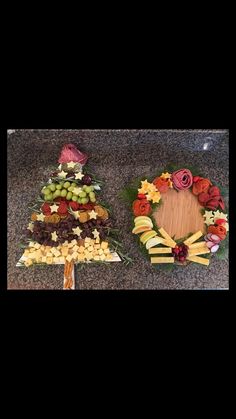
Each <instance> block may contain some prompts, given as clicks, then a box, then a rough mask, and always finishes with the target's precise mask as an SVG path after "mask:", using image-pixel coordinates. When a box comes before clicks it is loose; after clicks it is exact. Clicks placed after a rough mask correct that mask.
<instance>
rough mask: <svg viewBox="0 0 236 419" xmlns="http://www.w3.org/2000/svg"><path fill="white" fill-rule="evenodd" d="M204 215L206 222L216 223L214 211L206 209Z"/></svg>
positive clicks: (208, 223) (209, 223)
mask: <svg viewBox="0 0 236 419" xmlns="http://www.w3.org/2000/svg"><path fill="white" fill-rule="evenodd" d="M203 217H204V218H205V221H204V223H205V224H206V225H207V226H209V225H211V224H214V215H213V212H212V211H205V214H203Z"/></svg>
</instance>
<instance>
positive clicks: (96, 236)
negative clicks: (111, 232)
mask: <svg viewBox="0 0 236 419" xmlns="http://www.w3.org/2000/svg"><path fill="white" fill-rule="evenodd" d="M92 234H93V237H94V238H95V239H97V238H98V237H99V231H97V229H96V228H95V230H93V231H92Z"/></svg>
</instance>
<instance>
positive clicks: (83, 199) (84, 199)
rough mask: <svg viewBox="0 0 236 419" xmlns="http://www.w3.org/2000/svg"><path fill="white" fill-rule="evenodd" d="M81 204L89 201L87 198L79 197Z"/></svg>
mask: <svg viewBox="0 0 236 419" xmlns="http://www.w3.org/2000/svg"><path fill="white" fill-rule="evenodd" d="M81 202H82V204H87V203H88V202H89V199H88V198H81Z"/></svg>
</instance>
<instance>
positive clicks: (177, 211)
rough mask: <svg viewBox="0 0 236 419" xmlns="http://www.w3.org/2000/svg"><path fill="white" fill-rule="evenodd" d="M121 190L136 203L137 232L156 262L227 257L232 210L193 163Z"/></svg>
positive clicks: (134, 228) (144, 250) (206, 261)
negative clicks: (195, 171) (229, 217)
mask: <svg viewBox="0 0 236 419" xmlns="http://www.w3.org/2000/svg"><path fill="white" fill-rule="evenodd" d="M197 173H198V172H197ZM122 196H123V198H125V200H126V201H128V202H129V204H130V207H131V209H132V213H133V222H132V233H133V234H134V235H136V237H138V242H139V247H140V250H141V251H142V253H143V254H145V256H146V257H147V258H148V259H149V261H150V262H151V264H153V265H154V266H158V265H159V266H160V267H161V266H163V267H164V266H165V265H166V267H167V266H168V265H169V266H170V268H171V265H172V266H174V265H182V266H185V265H188V264H190V263H193V262H194V263H197V264H200V265H204V266H208V265H209V263H210V259H211V257H212V256H213V255H215V256H216V257H219V258H220V259H224V257H227V246H228V241H227V238H228V237H227V232H228V230H229V224H228V218H227V217H228V214H227V213H226V210H225V203H224V200H223V197H222V193H221V191H220V189H219V187H218V186H216V185H213V184H212V182H211V180H210V179H208V178H206V177H201V176H198V175H193V173H192V172H191V170H190V169H189V168H176V169H175V170H173V171H171V172H169V171H168V170H166V169H164V170H163V171H162V172H160V173H159V174H158V176H152V177H151V178H149V179H148V178H146V179H145V178H143V179H137V181H134V182H133V183H132V184H131V185H129V186H128V187H127V188H125V189H124V190H123V192H122Z"/></svg>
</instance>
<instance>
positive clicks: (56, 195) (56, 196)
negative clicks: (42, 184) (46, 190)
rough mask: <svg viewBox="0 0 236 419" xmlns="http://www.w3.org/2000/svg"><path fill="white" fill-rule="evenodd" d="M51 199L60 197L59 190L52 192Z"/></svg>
mask: <svg viewBox="0 0 236 419" xmlns="http://www.w3.org/2000/svg"><path fill="white" fill-rule="evenodd" d="M52 196H53V199H55V198H58V196H61V191H59V189H56V190H55V192H53V195H52Z"/></svg>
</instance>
